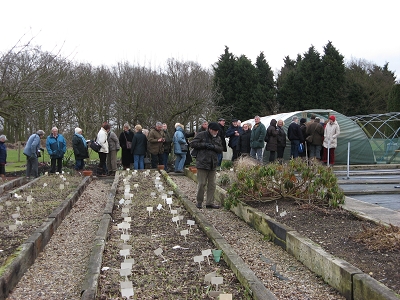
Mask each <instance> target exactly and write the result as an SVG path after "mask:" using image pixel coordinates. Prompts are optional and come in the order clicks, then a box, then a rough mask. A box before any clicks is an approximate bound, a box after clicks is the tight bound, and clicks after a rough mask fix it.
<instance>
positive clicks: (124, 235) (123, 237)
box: [121, 234, 131, 243]
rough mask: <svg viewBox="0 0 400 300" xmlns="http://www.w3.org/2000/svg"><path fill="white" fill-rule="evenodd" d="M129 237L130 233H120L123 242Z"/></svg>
mask: <svg viewBox="0 0 400 300" xmlns="http://www.w3.org/2000/svg"><path fill="white" fill-rule="evenodd" d="M130 238H131V235H130V234H121V240H123V241H124V243H126V242H127V241H129V239H130Z"/></svg>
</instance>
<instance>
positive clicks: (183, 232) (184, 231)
mask: <svg viewBox="0 0 400 300" xmlns="http://www.w3.org/2000/svg"><path fill="white" fill-rule="evenodd" d="M188 234H189V230H187V229H185V230H181V235H183V236H184V237H185V242H186V236H187V235H188Z"/></svg>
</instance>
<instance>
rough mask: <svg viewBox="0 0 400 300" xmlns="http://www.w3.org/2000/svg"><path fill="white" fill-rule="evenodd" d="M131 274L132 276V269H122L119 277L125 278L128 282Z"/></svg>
mask: <svg viewBox="0 0 400 300" xmlns="http://www.w3.org/2000/svg"><path fill="white" fill-rule="evenodd" d="M131 274H132V270H131V269H120V270H119V275H121V276H125V280H128V276H130V275H131Z"/></svg>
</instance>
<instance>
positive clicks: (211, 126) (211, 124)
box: [208, 122, 219, 130]
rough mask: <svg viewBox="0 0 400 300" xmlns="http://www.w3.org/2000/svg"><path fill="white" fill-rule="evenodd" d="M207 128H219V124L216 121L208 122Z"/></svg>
mask: <svg viewBox="0 0 400 300" xmlns="http://www.w3.org/2000/svg"><path fill="white" fill-rule="evenodd" d="M208 129H212V130H219V125H218V123H215V122H211V123H210V124H208Z"/></svg>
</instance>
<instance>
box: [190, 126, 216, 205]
mask: <svg viewBox="0 0 400 300" xmlns="http://www.w3.org/2000/svg"><path fill="white" fill-rule="evenodd" d="M218 130H219V125H218V123H214V122H212V123H210V124H209V125H208V130H207V131H204V132H200V133H197V134H196V136H195V137H194V139H193V141H192V142H191V143H190V146H191V147H192V148H194V149H197V151H198V152H197V157H196V167H197V183H198V185H197V204H196V207H197V208H202V207H203V200H204V189H205V186H206V185H207V200H206V208H219V205H215V204H214V192H215V188H216V178H215V177H216V173H217V171H216V168H217V165H218V157H217V154H218V153H222V150H223V148H222V144H221V139H220V137H219V136H218Z"/></svg>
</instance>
